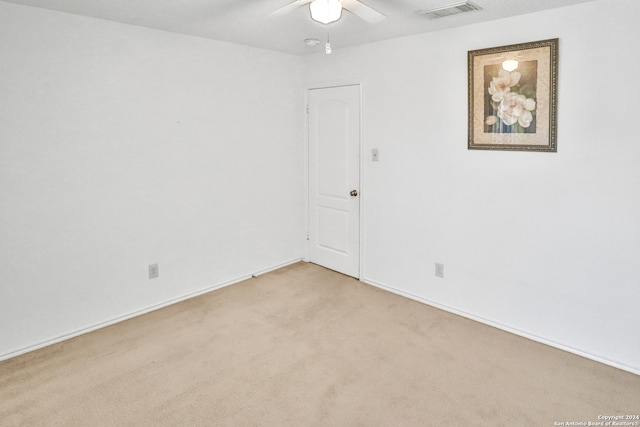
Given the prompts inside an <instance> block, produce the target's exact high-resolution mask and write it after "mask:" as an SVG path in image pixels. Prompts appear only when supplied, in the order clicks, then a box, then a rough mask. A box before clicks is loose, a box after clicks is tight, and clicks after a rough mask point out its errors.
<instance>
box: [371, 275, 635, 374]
mask: <svg viewBox="0 0 640 427" xmlns="http://www.w3.org/2000/svg"><path fill="white" fill-rule="evenodd" d="M360 280H361V281H362V282H363V283H366V284H367V285H371V286H374V287H376V288H379V289H382V290H385V291H388V292H391V293H393V294H396V295H400V296H402V297H405V298H409V299H411V300H414V301H417V302H420V303H422V304H426V305H429V306H431V307H435V308H438V309H440V310H444V311H447V312H449V313H453V314H456V315H458V316H462V317H465V318H467V319H470V320H474V321H476V322H480V323H483V324H485V325H489V326H493V327H494V328H497V329H500V330H503V331H505V332H509V333H512V334H515V335H518V336H521V337H523V338H527V339H530V340H531V341H536V342H539V343H541V344H545V345H548V346H551V347H555V348H557V349H560V350H563V351H566V352H569V353H573V354H576V355H578V356H581V357H585V358H587V359H591V360H594V361H596V362H600V363H603V364H605V365H609V366H612V367H614V368H618V369H622V370H623V371H627V372H631V373H632V374H636V375H640V368H637V367H632V366H628V365H625V364H623V363H619V362H616V361H614V360H609V359H607V358H604V357H601V356H597V355H594V354H591V353H588V352H586V351H582V350H579V349H576V348H573V347H570V346H567V345H564V344H560V343H557V342H555V341H551V340H548V339H546V338H543V337H539V336H537V335H534V334H531V333H528V332H525V331H521V330H519V329H517V328H513V327H511V326H508V325H503V324H502V323H499V322H494V321H493V320H489V319H485V318H483V317H480V316H476V315H474V314H471V313H467V312H466V311H464V310H460V309H457V308H455V307H450V306H447V305H444V304H440V303H437V302H435V301H431V300H428V299H426V298H422V297H419V296H416V295H413V294H410V293H408V292H404V291H400V290H398V289H395V288H393V287H392V286H388V285H384V284H382V283H378V282H376V281H374V280H370V279H360Z"/></svg>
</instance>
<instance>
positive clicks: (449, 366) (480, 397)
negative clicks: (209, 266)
mask: <svg viewBox="0 0 640 427" xmlns="http://www.w3.org/2000/svg"><path fill="white" fill-rule="evenodd" d="M638 413H640V377H639V376H636V375H633V374H631V373H628V372H624V371H621V370H617V369H614V368H611V367H608V366H605V365H602V364H599V363H597V362H593V361H590V360H587V359H584V358H581V357H578V356H575V355H571V354H568V353H565V352H563V351H560V350H557V349H554V348H551V347H547V346H545V345H542V344H538V343H535V342H532V341H529V340H527V339H524V338H520V337H517V336H514V335H511V334H509V333H506V332H502V331H500V330H497V329H494V328H491V327H488V326H485V325H482V324H479V323H476V322H473V321H470V320H467V319H464V318H461V317H458V316H455V315H452V314H449V313H446V312H443V311H440V310H437V309H434V308H431V307H429V306H426V305H423V304H420V303H417V302H414V301H411V300H408V299H405V298H402V297H399V296H396V295H393V294H390V293H387V292H384V291H381V290H378V289H376V288H373V287H370V286H367V285H364V284H362V283H360V282H358V281H357V280H355V279H352V278H349V277H345V276H343V275H341V274H338V273H334V272H331V271H329V270H326V269H323V268H321V267H318V266H315V265H313V264H306V263H298V264H294V265H292V266H290V267H287V268H284V269H281V270H278V271H275V272H272V273H269V274H266V275H263V276H261V277H259V278H255V279H251V280H248V281H245V282H242V283H239V284H236V285H233V286H230V287H227V288H224V289H221V290H218V291H215V292H211V293H209V294H206V295H204V296H200V297H197V298H194V299H191V300H189V301H186V302H183V303H179V304H176V305H173V306H171V307H168V308H165V309H162V310H158V311H155V312H152V313H150V314H147V315H144V316H141V317H138V318H135V319H132V320H129V321H126V322H122V323H119V324H117V325H114V326H110V327H108V328H104V329H101V330H99V331H96V332H92V333H89V334H86V335H84V336H81V337H78V338H75V339H72V340H69V341H66V342H63V343H60V344H56V345H53V346H51V347H48V348H45V349H42V350H39V351H35V352H32V353H29V354H26V355H23V356H20V357H16V358H13V359H10V360H7V361H4V362H2V363H0V425H1V426H3V427H4V426H18V425H19V426H38V425H43V426H145V425H150V426H158V425H167V426H183V425H185V426H252V425H255V426H454V425H455V426H554V423H555V422H558V423H560V422H567V421H569V422H573V421H577V422H588V421H592V422H594V421H597V420H598V416H599V415H606V416H610V415H618V414H638ZM555 425H558V424H555Z"/></svg>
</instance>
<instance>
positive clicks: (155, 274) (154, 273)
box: [149, 264, 160, 279]
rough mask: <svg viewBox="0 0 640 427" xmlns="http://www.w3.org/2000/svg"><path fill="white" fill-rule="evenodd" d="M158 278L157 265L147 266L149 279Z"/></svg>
mask: <svg viewBox="0 0 640 427" xmlns="http://www.w3.org/2000/svg"><path fill="white" fill-rule="evenodd" d="M159 276H160V270H159V269H158V264H149V279H155V278H157V277H159Z"/></svg>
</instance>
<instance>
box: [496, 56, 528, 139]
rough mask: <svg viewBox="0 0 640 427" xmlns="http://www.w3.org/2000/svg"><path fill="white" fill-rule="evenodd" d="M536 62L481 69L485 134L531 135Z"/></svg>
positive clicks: (497, 65)
mask: <svg viewBox="0 0 640 427" xmlns="http://www.w3.org/2000/svg"><path fill="white" fill-rule="evenodd" d="M536 67H537V61H527V62H521V63H520V64H518V68H516V69H515V70H513V71H507V70H504V69H502V67H501V65H499V64H496V65H487V66H485V73H484V74H485V87H486V92H485V132H487V133H535V132H536V126H535V116H536V78H537V76H536V75H537V73H536Z"/></svg>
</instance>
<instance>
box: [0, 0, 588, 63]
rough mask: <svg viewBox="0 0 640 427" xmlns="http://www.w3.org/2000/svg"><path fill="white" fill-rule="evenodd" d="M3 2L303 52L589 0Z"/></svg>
mask: <svg viewBox="0 0 640 427" xmlns="http://www.w3.org/2000/svg"><path fill="white" fill-rule="evenodd" d="M2 1H5V2H8V3H16V4H22V5H27V6H35V7H40V8H45V9H51V10H57V11H61V12H67V13H72V14H77V15H85V16H90V17H94V18H100V19H106V20H109V21H116V22H122V23H126V24H132V25H140V26H144V27H150V28H156V29H161V30H166V31H172V32H175V33H181V34H188V35H192V36H199V37H205V38H209V39H214V40H222V41H228V42H233V43H239V44H245V45H249V46H255V47H260V48H265V49H271V50H276V51H280V52H287V53H291V54H295V55H303V54H306V53H312V52H319V51H322V49H323V46H322V44H321V45H320V46H317V47H315V48H311V47H307V46H305V44H304V39H306V38H317V39H320V40H321V41H323V42H324V41H325V40H326V38H327V35H328V34H329V35H330V37H331V44H332V47H333V49H339V48H341V47H346V46H355V45H359V44H363V43H369V42H373V41H379V40H385V39H391V38H395V37H401V36H407V35H411V34H417V33H424V32H429V31H435V30H441V29H445V28H451V27H458V26H463V25H468V24H473V23H477V22H483V21H491V20H495V19H500V18H507V17H509V16H515V15H521V14H525V13H531V12H537V11H542V10H546V9H553V8H558V7H564V6H568V5H573V4H578V3H586V2H588V1H593V0H471V1H472V3H473V4H475V5H477V6H480V7H481V8H482V9H483V10H481V11H478V12H470V13H464V14H460V15H455V16H449V17H446V18H441V19H437V20H432V19H429V18H427V17H426V16H421V15H417V14H416V13H415V12H416V11H418V10H424V9H431V8H436V7H442V6H446V5H450V4H452V3H459V2H460V0H362V2H363V3H365V4H367V5H368V6H370V7H372V8H374V9H376V10H377V11H379V12H381V13H382V14H384V15H386V17H387V18H386V19H385V20H384V21H382V22H380V23H377V24H369V23H367V22H365V21H363V20H361V19H360V18H358V17H357V16H355V15H352V14H351V13H349V12H346V11H345V12H344V13H343V15H342V18H341V19H340V20H339V21H338V22H335V23H332V24H329V25H323V24H320V23H317V22H315V21H313V20H312V19H311V18H310V16H309V7H308V6H302V7H300V8H298V9H296V10H294V11H293V12H291V13H288V14H286V15H283V16H277V15H269V14H270V13H271V12H273V11H274V10H276V9H278V8H280V7H282V6H284V5H286V4H289V3H290V2H291V1H292V0H2Z"/></svg>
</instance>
